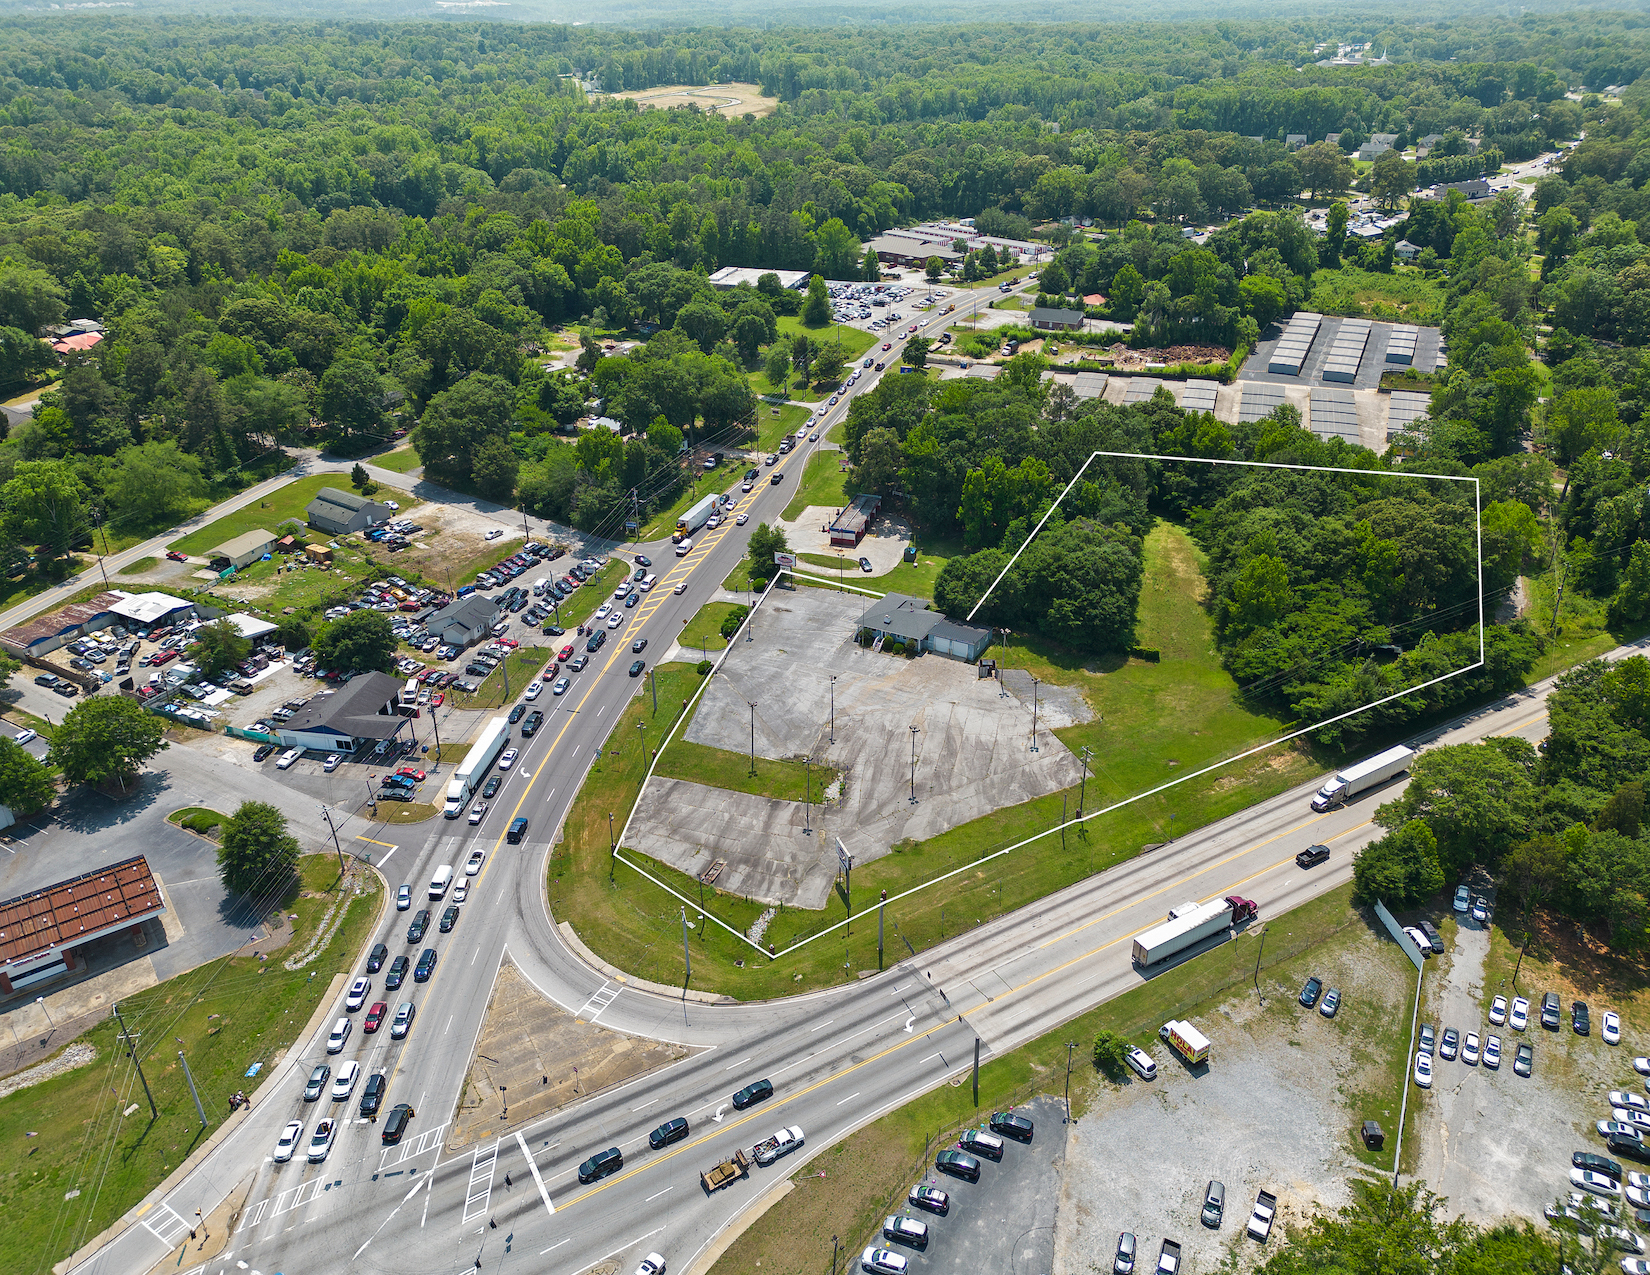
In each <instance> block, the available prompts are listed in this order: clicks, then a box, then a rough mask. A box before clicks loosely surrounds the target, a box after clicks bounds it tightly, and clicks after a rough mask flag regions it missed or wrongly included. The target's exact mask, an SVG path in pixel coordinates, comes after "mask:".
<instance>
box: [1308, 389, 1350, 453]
mask: <svg viewBox="0 0 1650 1275" xmlns="http://www.w3.org/2000/svg"><path fill="white" fill-rule="evenodd" d="M1307 428H1308V429H1310V430H1311V431H1312V432H1313V433H1314V434H1316V435H1317V436H1318V437H1319V438H1325V439H1328V438H1344V439H1345V440H1346V441H1347V442H1349V443H1361V442H1362V441H1363V437H1362V435H1361V434H1360V433H1359V432H1358V404H1357V400H1356V399H1354V398H1353V397H1352V391H1351V390H1329V389H1314V390H1313V391H1312V402H1311V407H1310V411H1309V413H1308V416H1307Z"/></svg>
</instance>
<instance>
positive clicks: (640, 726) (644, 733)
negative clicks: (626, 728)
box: [636, 721, 647, 771]
mask: <svg viewBox="0 0 1650 1275" xmlns="http://www.w3.org/2000/svg"><path fill="white" fill-rule="evenodd" d="M636 729H637V730H638V731H639V732H640V733H641V736H642V769H643V770H644V771H645V770H646V769H647V723H646V722H641V721H639V722H637V723H636Z"/></svg>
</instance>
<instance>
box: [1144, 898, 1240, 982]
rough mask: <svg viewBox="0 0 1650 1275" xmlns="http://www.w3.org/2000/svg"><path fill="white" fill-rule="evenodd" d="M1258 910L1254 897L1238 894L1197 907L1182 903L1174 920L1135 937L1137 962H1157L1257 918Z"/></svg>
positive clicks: (1175, 913) (1174, 915) (1176, 909)
mask: <svg viewBox="0 0 1650 1275" xmlns="http://www.w3.org/2000/svg"><path fill="white" fill-rule="evenodd" d="M1258 911H1259V909H1258V908H1257V907H1256V906H1255V903H1254V901H1253V900H1251V899H1240V898H1239V897H1238V896H1237V895H1235V894H1232V895H1228V896H1227V897H1226V898H1224V899H1211V900H1210V901H1209V902H1208V903H1199V904H1198V905H1197V906H1196V907H1187V906H1186V905H1184V904H1182V905H1181V906H1179V907H1176V908H1175V909H1174V912H1173V915H1172V919H1170V920H1168V921H1165V922H1163V924H1162V925H1156V926H1153V927H1152V928H1151V929H1149V930H1147V931H1146V932H1145V933H1144V934H1142V935H1140V936H1139V937H1138V938H1136V939H1135V941H1134V963H1135V964H1136V965H1155V964H1157V962H1159V961H1161V960H1163V959H1165V958H1166V957H1170V956H1173V955H1174V954H1175V953H1176V952H1183V951H1185V950H1186V949H1187V948H1189V947H1191V946H1192V945H1193V944H1195V943H1201V942H1202V941H1203V940H1204V939H1206V938H1208V937H1210V936H1211V935H1214V934H1219V933H1220V932H1221V931H1222V930H1226V929H1230V928H1231V927H1232V926H1234V925H1237V924H1239V923H1240V922H1243V921H1251V920H1253V919H1254V918H1255V915H1256V914H1257V912H1258Z"/></svg>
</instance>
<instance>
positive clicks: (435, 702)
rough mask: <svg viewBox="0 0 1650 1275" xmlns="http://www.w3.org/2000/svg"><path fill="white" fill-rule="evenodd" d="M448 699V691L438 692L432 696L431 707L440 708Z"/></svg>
mask: <svg viewBox="0 0 1650 1275" xmlns="http://www.w3.org/2000/svg"><path fill="white" fill-rule="evenodd" d="M446 698H447V692H446V691H437V692H436V693H435V694H434V695H432V696H430V707H431V708H440V707H441V705H442V703H443V702H444V701H445V700H446Z"/></svg>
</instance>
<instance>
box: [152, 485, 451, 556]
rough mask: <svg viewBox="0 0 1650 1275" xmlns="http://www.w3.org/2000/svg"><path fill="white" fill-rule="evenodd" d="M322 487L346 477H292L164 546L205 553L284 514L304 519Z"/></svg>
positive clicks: (272, 524) (411, 499)
mask: <svg viewBox="0 0 1650 1275" xmlns="http://www.w3.org/2000/svg"><path fill="white" fill-rule="evenodd" d="M323 487H336V488H338V489H339V490H340V491H347V490H349V478H348V476H347V475H344V474H312V475H310V476H309V477H308V478H298V479H294V480H293V481H292V482H290V483H288V484H286V486H284V487H278V488H276V489H275V491H273V492H271V493H270V494H269V495H267V496H265V497H264V498H263V499H262V500H259V501H255V502H254V503H252V504H250V505H248V506H247V507H246V508H244V509H237V510H236V511H235V512H234V513H232V514H225V515H224V516H223V517H222V518H219V519H218V520H217V521H216V522H209V523H207V524H206V526H204V527H202V528H200V530H198V531H192V532H190V533H189V534H188V535H187V536H184V537H183V538H182V539H180V540H174V541H173V542H172V543H171V544H169V545H168V546H167V548H168V549H176V550H178V551H180V552H182V553H205V552H206V551H207V550H208V549H215V548H217V547H218V546H219V545H221V544H222V543H223V542H224V541H226V540H233V539H234V538H235V537H236V536H239V535H243V534H245V533H246V532H248V531H256V530H258V529H259V528H260V527H261V528H262V529H263V530H265V531H270V532H274V531H275V530H276V527H277V524H279V523H281V522H284V521H285V520H286V519H288V518H295V519H297V521H298V523H299V524H300V525H302V524H303V523H304V520H305V517H306V514H305V511H306V510H307V509H308V508H309V502H310V501H312V500H314V499H315V493H316V492H318V491H320V490H321V488H323ZM393 499H394V500H395V501H396V502H397V503H398V504H399V505H400V506H401V512H402V513H406V512H407V511H408V510H409V509H416V508H417V507H418V506H419V505H420V504H421V503H423V502H422V501H420V500H418V498H417V497H415V496H409V495H407V494H406V493H405V492H396V493H395V495H394V497H393Z"/></svg>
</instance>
